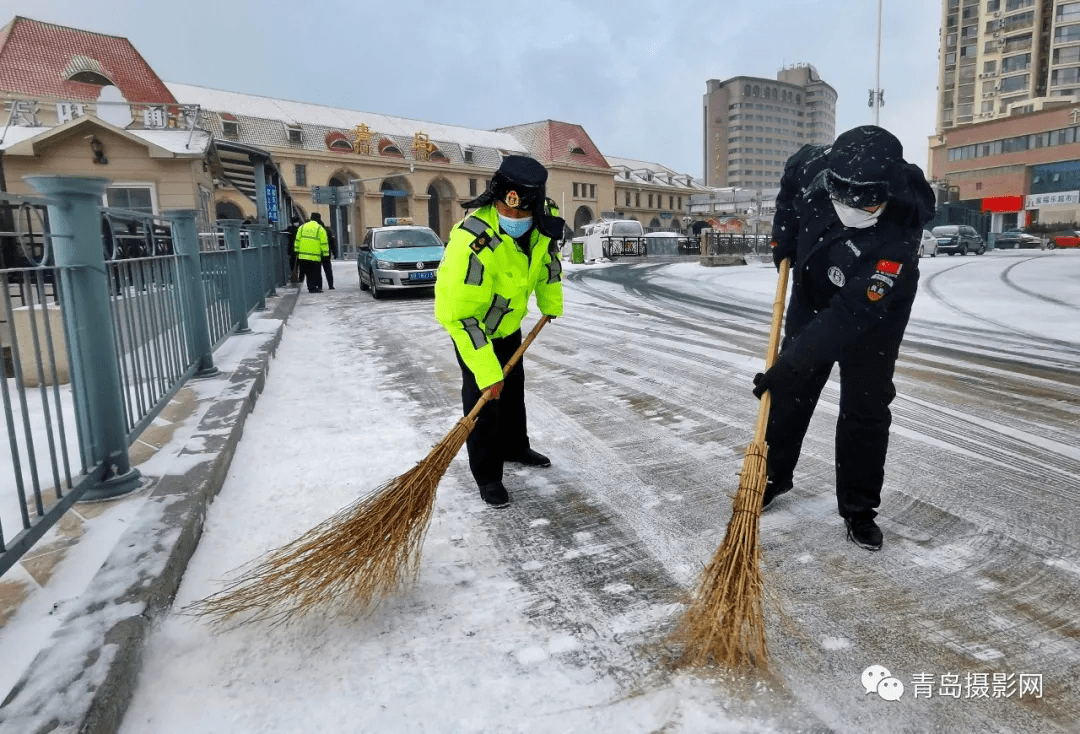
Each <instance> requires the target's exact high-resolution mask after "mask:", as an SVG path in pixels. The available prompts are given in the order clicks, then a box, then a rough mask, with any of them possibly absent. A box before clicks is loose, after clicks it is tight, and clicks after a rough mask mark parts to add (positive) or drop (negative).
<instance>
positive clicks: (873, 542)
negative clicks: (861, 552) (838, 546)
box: [844, 515, 881, 551]
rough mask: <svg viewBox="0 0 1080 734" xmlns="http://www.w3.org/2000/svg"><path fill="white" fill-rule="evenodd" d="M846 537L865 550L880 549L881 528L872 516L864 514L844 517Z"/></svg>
mask: <svg viewBox="0 0 1080 734" xmlns="http://www.w3.org/2000/svg"><path fill="white" fill-rule="evenodd" d="M844 522H845V523H847V537H848V540H850V541H851V542H852V543H854V544H855V545H857V546H859V547H860V548H866V550H872V551H876V550H881V529H880V528H879V527H878V526H877V523H876V522H874V518H872V517H866V516H865V515H864V516H856V517H845V518H844Z"/></svg>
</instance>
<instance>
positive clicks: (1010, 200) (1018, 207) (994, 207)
mask: <svg viewBox="0 0 1080 734" xmlns="http://www.w3.org/2000/svg"><path fill="white" fill-rule="evenodd" d="M982 210H983V212H1004V213H1012V212H1019V211H1023V210H1024V197H1023V196H990V197H987V198H985V199H983V200H982Z"/></svg>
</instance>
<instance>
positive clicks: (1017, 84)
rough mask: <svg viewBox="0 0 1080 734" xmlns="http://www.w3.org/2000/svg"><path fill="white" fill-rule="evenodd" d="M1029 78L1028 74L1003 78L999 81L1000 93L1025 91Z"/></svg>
mask: <svg viewBox="0 0 1080 734" xmlns="http://www.w3.org/2000/svg"><path fill="white" fill-rule="evenodd" d="M1055 73H1057V72H1055ZM1030 76H1031V75H1030V74H1017V75H1016V76H1008V77H1005V78H1004V79H1002V80H1001V91H1002V92H1015V91H1016V90H1018V89H1025V88H1026V87H1027V85H1028V78H1029V77H1030ZM1051 83H1053V82H1051Z"/></svg>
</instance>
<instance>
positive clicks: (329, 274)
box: [322, 257, 334, 288]
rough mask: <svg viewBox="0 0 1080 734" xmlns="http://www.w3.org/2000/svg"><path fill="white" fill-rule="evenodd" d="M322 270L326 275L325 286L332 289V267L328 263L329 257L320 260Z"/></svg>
mask: <svg viewBox="0 0 1080 734" xmlns="http://www.w3.org/2000/svg"><path fill="white" fill-rule="evenodd" d="M322 269H323V272H324V273H326V285H328V286H330V287H331V288H333V287H334V266H333V265H332V264H331V263H330V258H329V257H324V258H323V259H322Z"/></svg>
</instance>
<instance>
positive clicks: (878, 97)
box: [868, 0, 885, 125]
mask: <svg viewBox="0 0 1080 734" xmlns="http://www.w3.org/2000/svg"><path fill="white" fill-rule="evenodd" d="M882 1H883V0H878V4H877V62H876V64H875V67H874V88H873V89H871V90H870V99H869V100H868V102H869V104H870V107H871V108H873V110H874V124H875V125H877V124H878V119H879V111H880V109H881V106H882V105H883V104H885V90H884V89H882V88H881V4H882Z"/></svg>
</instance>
